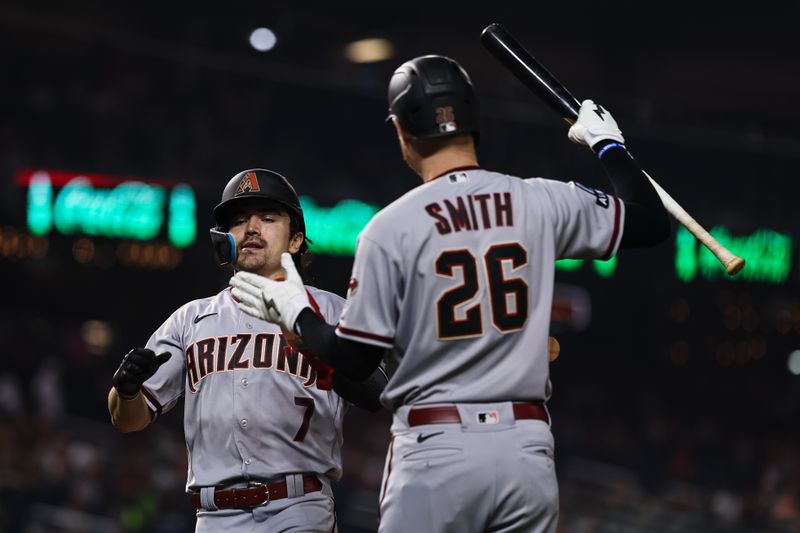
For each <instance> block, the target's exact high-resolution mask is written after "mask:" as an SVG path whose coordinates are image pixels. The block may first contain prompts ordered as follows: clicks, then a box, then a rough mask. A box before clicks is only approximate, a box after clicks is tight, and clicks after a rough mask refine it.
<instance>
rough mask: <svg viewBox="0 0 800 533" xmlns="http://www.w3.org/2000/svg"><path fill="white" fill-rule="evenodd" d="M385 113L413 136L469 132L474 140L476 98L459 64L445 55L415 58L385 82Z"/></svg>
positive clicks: (470, 83) (422, 136) (476, 131)
mask: <svg viewBox="0 0 800 533" xmlns="http://www.w3.org/2000/svg"><path fill="white" fill-rule="evenodd" d="M389 116H390V117H395V118H396V119H397V120H398V121H399V122H400V125H401V126H402V127H403V129H404V130H405V131H407V132H408V133H409V134H410V135H411V136H412V137H414V138H416V139H430V138H435V137H446V136H448V135H456V134H459V133H472V134H473V136H474V137H475V140H476V141H477V139H478V100H477V98H476V97H475V90H474V88H473V87H472V81H470V79H469V76H468V75H467V73H466V72H465V71H464V69H463V68H461V65H459V64H458V63H456V62H455V61H454V60H452V59H450V58H449V57H445V56H438V55H427V56H422V57H417V58H414V59H412V60H411V61H407V62H405V63H403V64H402V65H400V67H398V69H397V70H395V71H394V74H393V75H392V79H391V81H390V82H389Z"/></svg>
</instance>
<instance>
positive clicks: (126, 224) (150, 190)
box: [53, 177, 165, 240]
mask: <svg viewBox="0 0 800 533" xmlns="http://www.w3.org/2000/svg"><path fill="white" fill-rule="evenodd" d="M164 197H165V193H164V188H163V187H159V186H155V185H148V184H146V183H142V182H137V181H127V182H123V183H121V184H119V185H117V186H116V187H114V188H113V189H94V188H92V185H91V183H89V181H88V180H86V179H83V178H80V177H78V178H75V179H73V180H72V181H70V182H69V183H67V185H65V186H64V188H63V189H61V191H59V193H58V195H57V196H56V200H55V203H54V205H53V221H54V223H55V227H56V229H58V231H59V232H61V233H63V234H65V235H73V234H78V233H83V234H87V235H103V236H105V237H112V238H128V239H137V240H149V239H152V238H154V237H156V235H158V231H159V229H160V228H161V225H162V223H163V221H164Z"/></svg>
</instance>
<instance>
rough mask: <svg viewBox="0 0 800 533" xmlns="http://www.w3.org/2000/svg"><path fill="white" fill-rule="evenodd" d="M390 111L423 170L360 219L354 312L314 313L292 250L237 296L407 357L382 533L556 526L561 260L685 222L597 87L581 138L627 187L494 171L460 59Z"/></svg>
mask: <svg viewBox="0 0 800 533" xmlns="http://www.w3.org/2000/svg"><path fill="white" fill-rule="evenodd" d="M389 116H390V118H391V119H392V122H393V123H394V126H395V128H396V131H397V136H398V139H399V143H400V147H401V150H402V153H403V157H404V159H405V161H406V162H407V163H408V165H409V166H410V167H411V168H412V169H413V170H414V171H415V172H416V173H417V174H419V175H420V177H421V178H422V181H423V184H422V185H420V186H418V187H416V188H415V189H413V190H411V191H409V192H408V193H406V194H405V195H403V196H402V197H401V198H399V199H398V200H396V201H395V202H393V203H392V204H390V205H389V206H388V207H386V208H384V209H383V210H381V211H380V212H379V213H378V214H377V215H376V216H375V217H374V218H373V219H372V220H371V221H370V223H369V224H368V225H367V227H366V228H364V230H363V231H362V233H361V235H360V236H359V239H358V245H357V249H356V256H355V259H354V264H353V275H352V279H351V281H350V286H349V287H350V288H349V292H348V297H347V303H346V304H345V308H344V311H343V312H342V316H341V318H340V319H339V323H338V324H337V325H336V326H335V327H334V326H330V325H329V324H326V323H325V322H324V321H323V320H321V319H319V317H317V316H316V315H315V313H314V312H313V309H312V306H311V303H310V302H309V299H308V298H307V296H306V292H305V291H304V290H303V287H302V283H301V282H300V279H299V276H298V274H297V273H295V272H292V269H291V258H290V257H289V256H288V255H285V256H284V257H283V264H284V268H285V269H286V270H287V278H286V280H285V281H282V282H278V281H273V280H267V279H264V278H258V277H256V276H253V275H251V274H248V273H247V272H240V273H238V274H237V275H236V276H234V277H233V278H232V280H231V282H232V284H233V286H234V290H233V294H234V295H235V296H236V297H237V299H238V300H239V302H240V303H239V305H240V306H241V307H242V308H243V309H244V310H245V311H246V312H248V313H250V314H252V315H254V316H258V317H262V318H265V319H267V320H269V321H272V322H276V323H280V324H282V325H283V326H284V327H286V328H287V329H290V330H293V331H295V332H297V333H299V334H300V335H301V337H302V338H303V341H304V342H305V343H306V344H307V346H308V347H309V349H310V350H311V351H312V352H313V353H314V354H315V356H317V357H319V358H320V359H322V360H323V361H325V362H327V363H328V364H330V365H331V366H333V367H334V368H336V369H337V372H343V373H346V374H347V375H349V376H351V377H354V378H359V377H364V376H368V375H369V374H370V372H372V371H373V370H374V369H375V368H376V367H377V366H378V364H379V361H381V359H382V358H384V357H385V358H386V359H387V360H388V361H387V363H388V364H390V365H395V366H396V369H395V370H394V372H393V375H392V377H391V379H390V380H389V383H388V385H387V386H386V388H385V390H384V391H383V394H382V396H381V401H382V402H383V404H384V405H385V406H387V407H388V408H390V409H391V410H393V412H394V422H393V425H392V441H391V444H390V447H389V450H388V454H387V460H386V467H385V470H384V478H383V485H382V490H381V504H380V513H381V515H380V531H383V532H409V531H415V532H416V531H425V532H458V533H464V532H471V531H474V532H484V531H494V532H501V531H502V532H523V531H524V532H554V531H555V530H556V524H557V519H558V486H557V481H556V475H555V470H554V463H553V436H552V434H551V431H550V417H549V414H548V412H547V409H546V408H545V400H546V399H547V383H548V378H549V372H548V352H549V350H548V327H549V324H550V311H551V301H552V294H553V277H554V263H555V261H556V259H559V258H567V257H568V258H581V259H596V258H600V259H608V258H610V257H612V256H613V255H614V254H615V253H616V252H617V249H618V248H619V247H620V246H622V247H645V246H652V245H655V244H657V243H658V242H661V241H662V240H664V239H665V238H666V237H667V236H668V235H669V231H670V226H669V220H668V218H667V214H666V211H665V210H664V208H663V205H662V204H661V201H660V200H659V198H658V196H657V194H656V192H655V190H653V188H652V187H651V185H650V184H649V182H648V181H647V179H646V178H645V176H644V175H643V174H642V171H641V169H640V168H639V167H638V165H637V164H636V163H635V162H634V160H633V158H632V157H631V156H630V154H629V152H628V150H627V148H626V147H625V144H624V142H625V141H624V138H623V136H622V133H621V131H620V130H619V128H618V126H617V123H616V121H615V120H614V118H613V117H612V116H611V114H610V113H609V112H608V111H607V110H606V109H604V108H603V107H601V106H600V105H597V104H595V103H593V102H592V101H591V100H587V101H585V102H583V105H582V106H581V109H580V115H579V117H578V120H577V122H575V124H574V125H573V126H572V128H571V129H570V131H569V139H570V140H572V141H574V142H576V143H578V144H582V145H586V146H588V147H590V148H591V149H592V150H593V151H594V152H595V153H596V154H597V157H598V158H599V160H600V163H601V165H602V166H603V167H604V169H605V170H606V171H607V174H608V175H609V177H610V180H611V183H612V185H613V187H614V191H615V193H616V194H615V195H611V194H606V193H604V192H602V191H599V190H595V189H593V188H591V187H587V186H584V185H581V184H579V183H576V182H570V183H565V182H562V181H556V180H551V179H543V178H531V179H520V178H517V177H513V176H508V175H504V174H502V173H498V172H492V171H489V170H485V169H483V168H481V167H479V166H478V161H477V156H476V151H475V145H476V142H477V140H478V102H477V99H476V97H475V92H474V89H473V86H472V83H471V81H470V79H469V77H468V76H467V74H466V72H465V71H464V70H463V69H462V68H461V67H460V66H459V64H458V63H456V62H455V61H453V60H452V59H449V58H447V57H443V56H435V55H430V56H423V57H418V58H416V59H413V60H411V61H408V62H407V63H404V64H403V65H401V66H400V67H399V68H398V69H397V70H396V71H395V73H394V75H393V76H392V79H391V82H390V84H389ZM621 198H624V199H625V200H624V201H623V200H622V199H621Z"/></svg>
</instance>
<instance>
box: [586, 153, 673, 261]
mask: <svg viewBox="0 0 800 533" xmlns="http://www.w3.org/2000/svg"><path fill="white" fill-rule="evenodd" d="M592 149H593V150H594V151H595V152H596V153H597V154H599V159H600V162H601V163H602V165H603V169H604V170H605V172H606V174H607V175H608V178H609V180H610V181H611V185H612V186H613V187H614V194H615V195H616V196H617V197H618V198H620V199H622V200H623V201H624V202H625V229H624V231H623V233H622V240H621V241H620V247H621V248H646V247H649V246H654V245H656V244H658V243H660V242H662V241H664V240H666V239H667V237H669V234H670V221H669V216H668V215H667V211H666V209H664V204H663V203H661V199H660V198H659V197H658V193H656V190H655V189H654V188H653V186H652V185H651V184H650V180H648V179H647V176H645V175H644V172H642V169H641V168H640V167H639V165H638V164H637V163H636V161H635V160H634V159H633V156H631V154H630V152H628V150H627V149H626V148H625V147H624V146H623V145H621V144H619V143H616V142H613V141H601V142H599V143H597V144H596V145H594V147H593V148H592Z"/></svg>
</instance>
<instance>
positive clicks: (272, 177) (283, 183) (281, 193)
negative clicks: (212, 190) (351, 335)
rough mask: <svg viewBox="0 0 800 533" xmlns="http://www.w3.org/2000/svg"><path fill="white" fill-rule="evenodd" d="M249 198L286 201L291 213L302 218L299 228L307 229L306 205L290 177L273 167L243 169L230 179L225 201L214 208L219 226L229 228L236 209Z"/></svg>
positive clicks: (226, 187) (223, 199)
mask: <svg viewBox="0 0 800 533" xmlns="http://www.w3.org/2000/svg"><path fill="white" fill-rule="evenodd" d="M249 198H263V199H265V200H273V201H275V202H279V203H281V204H283V205H284V206H285V207H286V208H287V209H288V210H289V214H290V215H296V216H297V217H298V218H299V221H300V231H302V232H303V233H305V232H306V224H305V220H304V219H303V208H302V207H301V206H300V199H299V198H298V197H297V193H296V192H295V190H294V187H292V185H291V183H289V180H287V179H286V178H284V177H283V176H281V175H280V174H278V173H277V172H273V171H271V170H266V169H263V168H252V169H250V170H243V171H241V172H239V173H238V174H236V175H235V176H234V177H232V178H231V179H230V181H229V182H228V184H227V185H226V186H225V189H224V190H223V191H222V201H221V202H220V203H219V205H217V207H215V208H214V211H213V214H214V220H216V222H217V226H219V227H221V228H227V227H228V226H229V224H230V217H231V213H232V211H233V209H234V208H235V207H237V206H238V205H239V204H241V203H242V202H243V201H244V200H247V199H249Z"/></svg>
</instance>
